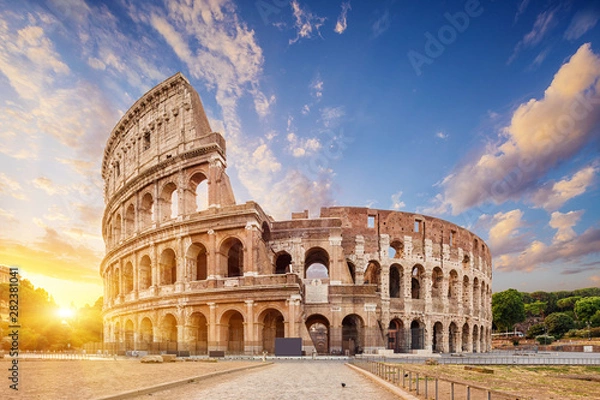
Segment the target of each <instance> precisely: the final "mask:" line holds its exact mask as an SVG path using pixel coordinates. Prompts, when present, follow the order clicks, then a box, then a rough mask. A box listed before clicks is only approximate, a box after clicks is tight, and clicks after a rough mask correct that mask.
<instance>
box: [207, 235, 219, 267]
mask: <svg viewBox="0 0 600 400" xmlns="http://www.w3.org/2000/svg"><path fill="white" fill-rule="evenodd" d="M207 233H208V249H207V251H208V254H207V264H208V265H207V271H206V272H207V276H208V279H217V278H219V277H220V271H219V269H218V268H217V263H218V260H217V235H216V234H215V231H214V230H212V229H209V230H208V232H207Z"/></svg>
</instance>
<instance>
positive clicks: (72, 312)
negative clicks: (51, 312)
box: [58, 308, 75, 319]
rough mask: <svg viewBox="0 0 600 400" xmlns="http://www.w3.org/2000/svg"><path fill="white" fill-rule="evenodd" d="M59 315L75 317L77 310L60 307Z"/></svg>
mask: <svg viewBox="0 0 600 400" xmlns="http://www.w3.org/2000/svg"><path fill="white" fill-rule="evenodd" d="M58 316H59V317H61V318H65V319H66V318H73V317H74V316H75V310H73V309H72V308H59V309H58Z"/></svg>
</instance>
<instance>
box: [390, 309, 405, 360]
mask: <svg viewBox="0 0 600 400" xmlns="http://www.w3.org/2000/svg"><path fill="white" fill-rule="evenodd" d="M388 349H391V350H394V353H404V352H405V351H406V343H405V341H404V323H402V321H400V320H399V319H398V318H394V319H393V320H391V321H390V325H389V326H388Z"/></svg>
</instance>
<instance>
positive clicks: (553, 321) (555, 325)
mask: <svg viewBox="0 0 600 400" xmlns="http://www.w3.org/2000/svg"><path fill="white" fill-rule="evenodd" d="M544 324H545V325H546V327H547V328H548V334H550V335H552V336H554V337H556V338H561V337H562V336H563V335H564V334H565V333H567V332H568V331H569V330H570V329H572V328H573V327H574V326H575V323H574V321H573V318H571V317H570V316H569V315H567V314H565V313H561V312H556V313H552V314H550V315H548V316H547V317H546V319H544Z"/></svg>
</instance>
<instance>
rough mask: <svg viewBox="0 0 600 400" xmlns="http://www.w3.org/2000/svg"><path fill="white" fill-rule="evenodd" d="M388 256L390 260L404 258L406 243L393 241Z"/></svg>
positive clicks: (397, 240)
mask: <svg viewBox="0 0 600 400" xmlns="http://www.w3.org/2000/svg"><path fill="white" fill-rule="evenodd" d="M388 256H389V258H402V257H403V256H404V243H402V241H401V240H399V239H396V240H393V241H392V242H391V243H390V248H389V250H388Z"/></svg>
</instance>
